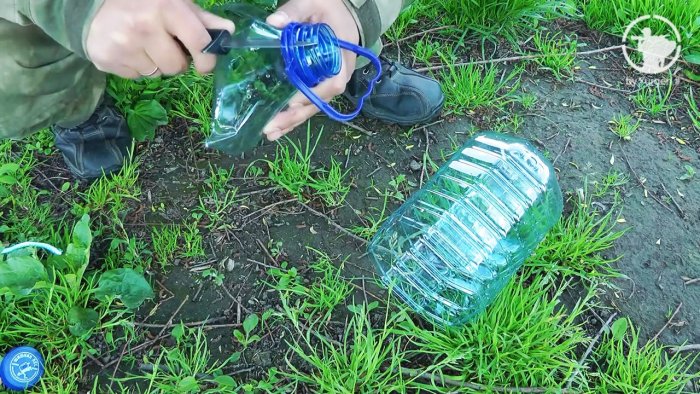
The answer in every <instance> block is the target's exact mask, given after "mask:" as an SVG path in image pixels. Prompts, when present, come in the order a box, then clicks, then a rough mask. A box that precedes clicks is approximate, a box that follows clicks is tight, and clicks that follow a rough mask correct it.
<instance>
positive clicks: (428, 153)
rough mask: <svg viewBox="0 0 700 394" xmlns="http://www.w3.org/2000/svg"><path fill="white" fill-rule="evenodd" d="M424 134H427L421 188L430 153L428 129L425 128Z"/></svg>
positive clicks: (421, 171)
mask: <svg viewBox="0 0 700 394" xmlns="http://www.w3.org/2000/svg"><path fill="white" fill-rule="evenodd" d="M423 134H424V135H425V152H424V153H423V166H422V167H421V170H420V185H419V186H418V187H419V188H423V177H424V176H425V167H426V166H427V165H428V157H429V155H430V136H429V135H428V129H427V128H424V129H423Z"/></svg>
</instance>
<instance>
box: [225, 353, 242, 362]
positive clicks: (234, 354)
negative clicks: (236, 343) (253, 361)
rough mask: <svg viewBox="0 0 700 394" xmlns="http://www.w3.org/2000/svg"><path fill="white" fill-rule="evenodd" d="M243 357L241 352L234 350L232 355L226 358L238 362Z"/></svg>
mask: <svg viewBox="0 0 700 394" xmlns="http://www.w3.org/2000/svg"><path fill="white" fill-rule="evenodd" d="M240 359H241V352H234V353H233V354H231V357H229V358H228V360H226V362H227V363H237V362H238V360H240Z"/></svg>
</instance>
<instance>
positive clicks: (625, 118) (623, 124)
mask: <svg viewBox="0 0 700 394" xmlns="http://www.w3.org/2000/svg"><path fill="white" fill-rule="evenodd" d="M641 122H642V121H641V120H640V119H637V122H636V123H635V122H634V118H633V117H632V115H618V116H615V117H614V118H613V120H611V121H610V122H609V123H610V131H612V132H613V133H614V134H615V135H616V136H618V137H620V139H621V140H625V141H630V140H631V139H632V134H634V133H635V132H636V131H637V129H639V124H640V123H641Z"/></svg>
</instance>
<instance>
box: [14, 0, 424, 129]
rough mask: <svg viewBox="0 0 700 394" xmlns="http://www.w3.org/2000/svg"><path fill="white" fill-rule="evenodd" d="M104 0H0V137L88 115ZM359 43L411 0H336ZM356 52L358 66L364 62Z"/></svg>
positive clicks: (100, 83) (96, 85)
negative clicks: (92, 55)
mask: <svg viewBox="0 0 700 394" xmlns="http://www.w3.org/2000/svg"><path fill="white" fill-rule="evenodd" d="M104 1H105V0H0V48H2V51H0V138H2V139H4V138H11V139H21V138H24V137H26V136H28V135H30V134H32V133H34V132H36V131H38V130H40V129H43V128H45V127H49V126H51V125H54V124H59V125H61V126H64V127H71V126H75V125H77V124H80V123H82V122H83V121H85V120H87V119H88V118H89V117H90V115H91V114H92V112H93V111H94V109H95V107H96V106H97V104H98V102H99V101H100V98H101V97H102V95H103V94H104V89H105V84H106V75H105V74H104V73H102V72H101V71H99V70H97V69H96V68H95V67H94V65H93V64H92V63H91V62H90V60H89V59H88V56H87V55H86V53H85V40H86V37H87V32H88V28H89V26H90V22H91V21H92V19H93V17H94V15H95V13H96V12H97V11H98V10H99V8H100V7H101V6H102V4H103V2H104ZM343 1H345V4H346V5H348V7H349V8H350V10H351V12H352V13H353V17H354V18H355V19H356V22H357V23H358V27H359V29H360V36H361V44H362V45H363V46H365V47H368V48H372V49H373V50H374V51H375V53H379V52H380V51H381V40H380V36H381V35H382V34H383V33H384V32H385V31H386V30H387V29H388V28H389V26H391V24H392V23H393V22H394V21H395V20H396V18H397V17H398V15H399V13H400V12H401V10H402V9H404V8H405V7H407V6H408V5H410V3H412V2H413V0H403V1H401V0H343ZM366 64H367V63H366V62H363V59H359V61H358V64H357V67H358V68H359V67H362V66H364V65H366Z"/></svg>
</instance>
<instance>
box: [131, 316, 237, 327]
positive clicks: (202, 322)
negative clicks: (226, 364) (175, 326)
mask: <svg viewBox="0 0 700 394" xmlns="http://www.w3.org/2000/svg"><path fill="white" fill-rule="evenodd" d="M221 320H226V318H225V317H215V318H212V319H206V320H200V321H193V322H188V323H182V324H183V325H184V326H185V327H197V326H207V325H210V324H211V323H215V322H219V321H221ZM134 326H136V327H145V328H163V327H167V325H165V324H152V323H134Z"/></svg>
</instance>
